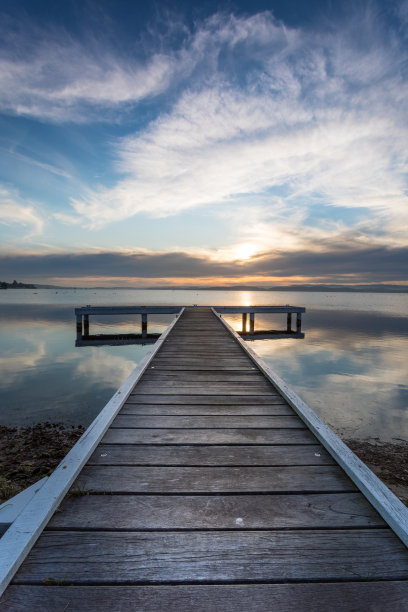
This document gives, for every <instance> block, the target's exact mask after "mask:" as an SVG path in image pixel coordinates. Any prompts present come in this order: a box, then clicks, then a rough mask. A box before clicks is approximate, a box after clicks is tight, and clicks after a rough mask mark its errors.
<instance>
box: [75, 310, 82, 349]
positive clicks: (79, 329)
mask: <svg viewBox="0 0 408 612" xmlns="http://www.w3.org/2000/svg"><path fill="white" fill-rule="evenodd" d="M76 339H77V342H78V341H80V340H82V315H80V314H77V316H76Z"/></svg>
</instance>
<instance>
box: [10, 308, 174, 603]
mask: <svg viewBox="0 0 408 612" xmlns="http://www.w3.org/2000/svg"><path fill="white" fill-rule="evenodd" d="M183 312H184V308H182V309H181V310H179V311H178V313H177V314H176V317H175V318H174V320H173V321H172V322H171V323H170V325H169V326H168V327H167V329H166V330H165V331H164V332H163V333H162V335H161V336H160V338H159V340H158V341H157V342H156V344H155V345H154V346H153V347H152V349H151V351H149V353H147V355H145V357H144V358H143V359H142V361H141V362H140V363H139V364H138V365H137V366H136V368H135V369H134V370H133V372H132V373H131V374H130V376H129V377H128V378H127V379H126V380H125V382H124V383H123V384H122V385H121V386H120V387H119V389H118V390H117V391H116V392H115V393H114V395H113V396H112V398H111V399H110V400H109V402H108V403H107V404H106V405H105V406H104V408H102V410H101V411H100V412H99V414H98V415H97V416H96V418H95V419H94V420H93V421H92V423H91V424H90V425H89V427H88V428H87V430H86V431H85V432H84V433H83V434H82V436H81V437H80V439H79V440H78V441H77V442H76V444H75V445H74V446H73V447H72V448H71V450H70V451H69V453H68V454H67V455H66V456H65V457H64V459H63V460H62V461H61V462H60V464H59V465H58V466H57V467H56V468H55V470H54V471H53V472H52V474H51V475H50V476H49V477H48V480H47V482H46V483H45V484H44V485H43V486H42V487H41V489H40V490H39V491H38V493H36V495H35V496H34V497H33V498H32V500H31V501H30V502H29V503H28V504H27V505H26V507H25V508H24V510H23V511H22V512H21V514H19V516H18V517H17V518H16V520H15V521H14V522H13V523H12V524H11V525H10V527H9V528H8V529H7V531H6V532H5V534H4V535H3V536H2V538H1V539H0V596H1V595H2V594H3V592H4V591H5V589H6V588H7V586H8V584H9V582H10V581H11V579H12V578H13V576H14V574H15V573H16V572H17V570H18V568H19V567H20V565H21V564H22V562H23V561H24V559H25V558H26V556H27V554H28V553H29V552H30V550H31V548H32V547H33V546H34V544H35V542H36V541H37V539H38V538H39V536H40V535H41V533H42V531H43V529H44V527H45V525H46V524H47V523H48V521H49V519H50V518H51V516H52V515H53V514H54V512H55V510H56V508H57V507H58V506H59V504H60V503H61V501H62V499H63V498H64V496H65V494H66V493H67V491H68V490H69V488H70V487H71V485H72V483H73V482H74V480H75V479H76V477H77V476H78V474H79V472H80V471H81V470H82V468H83V466H84V465H85V463H86V462H87V461H88V459H89V458H90V457H91V455H92V453H93V452H94V450H95V448H96V446H97V445H98V444H99V442H100V441H101V439H102V438H103V436H104V435H105V433H106V431H107V429H108V428H109V426H110V424H111V423H112V421H113V419H114V418H115V417H116V415H117V414H118V412H119V411H120V410H121V408H122V407H123V405H124V403H125V402H126V400H127V398H128V396H129V395H130V393H131V391H132V389H133V387H134V386H135V384H136V383H137V382H138V380H139V379H140V378H141V376H142V375H143V374H144V372H145V370H146V369H147V367H148V366H149V364H150V362H151V361H152V359H153V358H154V357H155V355H156V353H157V352H158V351H159V350H160V348H161V347H162V344H163V343H164V342H165V340H166V338H167V336H168V335H169V333H170V332H171V330H172V329H173V327H174V325H175V324H176V322H177V321H178V319H179V317H180V316H181V315H182V313H183Z"/></svg>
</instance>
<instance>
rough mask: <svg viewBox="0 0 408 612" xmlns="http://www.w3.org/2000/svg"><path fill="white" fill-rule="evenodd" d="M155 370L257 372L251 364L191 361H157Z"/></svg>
mask: <svg viewBox="0 0 408 612" xmlns="http://www.w3.org/2000/svg"><path fill="white" fill-rule="evenodd" d="M154 364H155V366H154V367H155V368H156V369H157V370H160V371H161V372H165V371H166V370H172V371H174V370H179V371H181V372H197V371H206V372H209V371H211V372H221V371H222V372H230V371H233V372H236V371H237V370H239V371H240V372H247V373H248V372H251V371H255V368H254V367H251V364H250V363H249V364H248V363H247V362H244V363H243V364H235V365H223V364H222V363H220V362H218V361H214V360H212V361H211V362H210V363H209V362H207V363H202V362H196V363H192V362H191V360H189V359H188V360H185V361H184V362H180V361H179V360H177V362H175V361H173V360H170V359H168V360H159V361H158V360H155V361H154Z"/></svg>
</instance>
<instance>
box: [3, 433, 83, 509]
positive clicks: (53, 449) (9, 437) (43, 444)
mask: <svg viewBox="0 0 408 612" xmlns="http://www.w3.org/2000/svg"><path fill="white" fill-rule="evenodd" d="M84 431H85V428H84V427H83V426H82V425H72V426H67V425H64V424H63V423H49V422H46V423H37V424H36V425H31V426H28V427H6V426H4V425H0V503H2V502H4V501H5V500H7V499H9V498H10V497H13V495H16V494H17V493H19V492H20V491H22V490H23V489H25V488H26V487H29V486H30V485H31V484H34V483H35V482H37V481H38V480H40V479H41V478H43V477H44V476H48V475H49V474H51V472H52V471H53V470H54V469H55V468H56V467H57V465H58V464H59V462H60V461H61V460H62V459H63V458H64V457H65V455H66V454H67V453H68V451H69V450H70V449H71V447H72V446H73V445H74V444H75V442H76V441H77V440H78V438H80V437H81V435H82V434H83V432H84Z"/></svg>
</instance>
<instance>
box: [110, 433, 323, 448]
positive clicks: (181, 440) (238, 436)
mask: <svg viewBox="0 0 408 612" xmlns="http://www.w3.org/2000/svg"><path fill="white" fill-rule="evenodd" d="M102 442H104V443H105V444H245V445H247V444H284V445H287V444H316V438H315V437H314V436H313V435H312V434H311V433H310V432H309V431H308V430H307V429H266V430H264V431H260V430H259V429H217V430H215V431H211V430H209V429H184V430H183V429H109V430H108V431H107V432H106V434H105V436H104V438H103V440H102Z"/></svg>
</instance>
